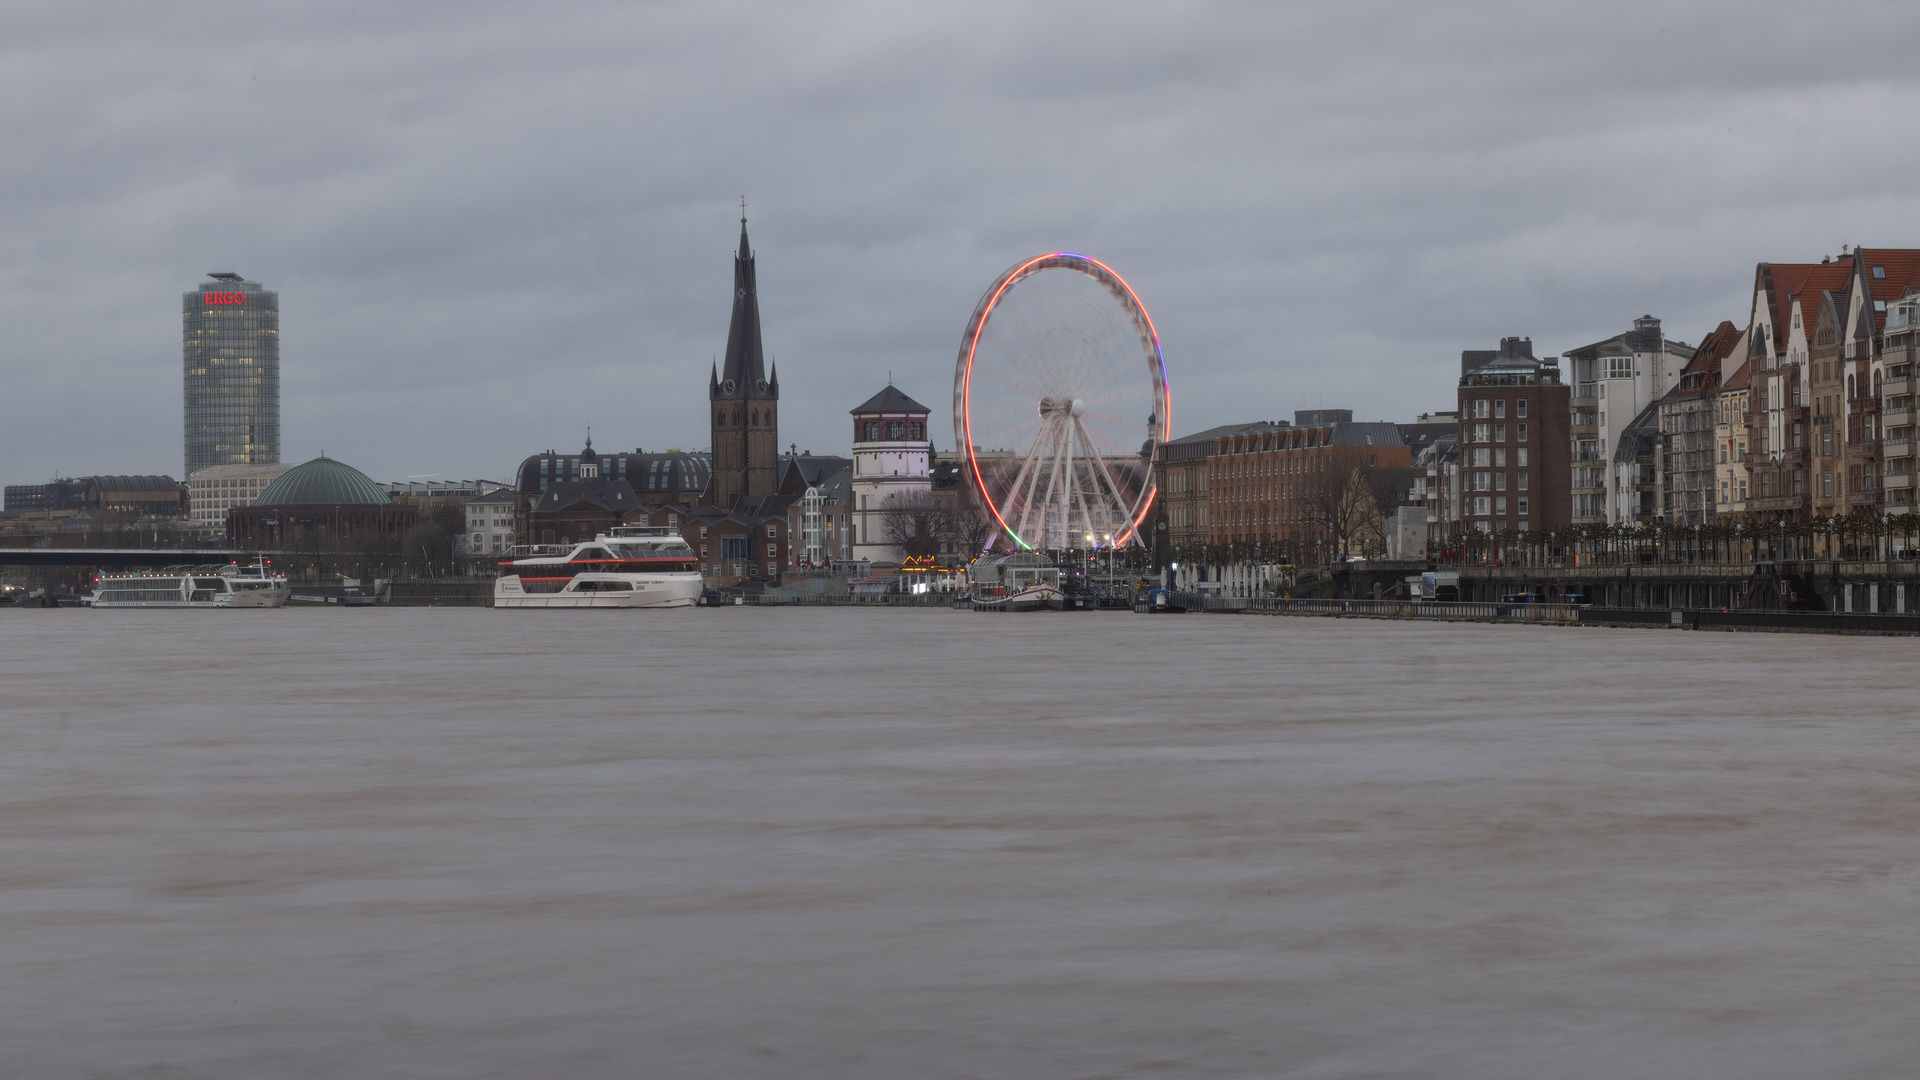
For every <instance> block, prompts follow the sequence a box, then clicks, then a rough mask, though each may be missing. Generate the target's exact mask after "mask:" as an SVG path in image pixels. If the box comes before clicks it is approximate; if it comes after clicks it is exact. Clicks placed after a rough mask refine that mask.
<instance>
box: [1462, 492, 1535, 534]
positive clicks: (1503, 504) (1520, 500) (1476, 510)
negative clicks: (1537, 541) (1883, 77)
mask: <svg viewBox="0 0 1920 1080" xmlns="http://www.w3.org/2000/svg"><path fill="white" fill-rule="evenodd" d="M1513 502H1514V507H1513V512H1514V513H1516V514H1524V513H1526V512H1527V497H1526V496H1525V495H1519V496H1515V498H1514V500H1513ZM1506 512H1507V497H1506V496H1505V495H1475V496H1474V497H1473V516H1474V517H1486V516H1488V515H1489V514H1505V513H1506ZM1526 528H1527V526H1526V523H1525V522H1522V523H1521V525H1520V530H1521V531H1522V532H1525V531H1526Z"/></svg>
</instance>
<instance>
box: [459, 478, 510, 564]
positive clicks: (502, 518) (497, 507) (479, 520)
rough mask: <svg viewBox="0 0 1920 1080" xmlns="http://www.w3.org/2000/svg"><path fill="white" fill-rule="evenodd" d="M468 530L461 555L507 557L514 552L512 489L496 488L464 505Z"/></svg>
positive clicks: (469, 500) (507, 487)
mask: <svg viewBox="0 0 1920 1080" xmlns="http://www.w3.org/2000/svg"><path fill="white" fill-rule="evenodd" d="M465 507H466V512H467V531H466V535H465V538H464V539H463V541H462V546H461V553H462V554H465V555H510V554H512V553H513V488H512V487H509V486H504V485H503V486H501V487H497V488H495V489H494V490H492V491H489V492H487V493H486V494H484V495H476V496H474V497H473V498H470V499H468V500H467V501H466V503H465Z"/></svg>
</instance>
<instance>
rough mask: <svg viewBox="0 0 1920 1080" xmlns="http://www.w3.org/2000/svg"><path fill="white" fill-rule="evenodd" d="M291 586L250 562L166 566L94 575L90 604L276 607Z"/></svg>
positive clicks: (264, 565)
mask: <svg viewBox="0 0 1920 1080" xmlns="http://www.w3.org/2000/svg"><path fill="white" fill-rule="evenodd" d="M290 592H291V590H289V589H288V588H287V577H286V575H285V574H275V573H273V572H272V571H271V570H269V569H267V563H266V560H264V559H261V560H258V561H256V562H255V563H254V564H253V565H252V566H244V567H243V566H241V565H239V564H238V563H228V564H227V565H225V566H169V567H166V568H164V569H161V570H156V571H150V572H145V573H138V574H102V575H100V576H99V577H98V578H95V579H94V584H93V599H92V601H91V605H92V606H93V607H97V608H135V607H145V608H155V607H159V608H179V607H228V608H277V607H279V606H280V605H282V604H284V603H286V602H287V597H288V595H290Z"/></svg>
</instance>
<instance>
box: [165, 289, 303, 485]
mask: <svg viewBox="0 0 1920 1080" xmlns="http://www.w3.org/2000/svg"><path fill="white" fill-rule="evenodd" d="M207 276H208V277H209V278H211V279H212V280H211V281H208V282H205V283H203V284H202V285H201V286H200V288H199V289H198V290H197V291H195V292H190V293H187V294H185V295H184V296H183V297H182V298H181V312H180V323H181V335H182V339H183V342H184V347H185V351H184V357H185V365H184V366H185V382H184V387H183V398H184V404H185V410H186V458H187V462H186V464H187V470H186V475H188V476H192V475H193V474H194V473H195V472H196V471H198V470H200V469H204V468H207V467H209V466H212V465H264V464H269V463H271V462H276V461H279V460H280V294H278V293H273V292H268V291H266V290H265V289H262V288H261V287H260V283H259V282H257V281H247V280H245V279H243V278H242V277H241V276H240V275H239V274H227V273H219V274H208V275H207Z"/></svg>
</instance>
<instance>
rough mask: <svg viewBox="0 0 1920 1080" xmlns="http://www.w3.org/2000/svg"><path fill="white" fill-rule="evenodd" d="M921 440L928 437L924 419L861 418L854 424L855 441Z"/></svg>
mask: <svg viewBox="0 0 1920 1080" xmlns="http://www.w3.org/2000/svg"><path fill="white" fill-rule="evenodd" d="M882 433H884V434H885V437H886V441H888V442H920V441H922V440H924V439H925V438H926V437H927V425H926V422H925V421H923V420H860V421H856V422H855V423H854V425H853V441H854V442H880V441H881V436H882Z"/></svg>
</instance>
